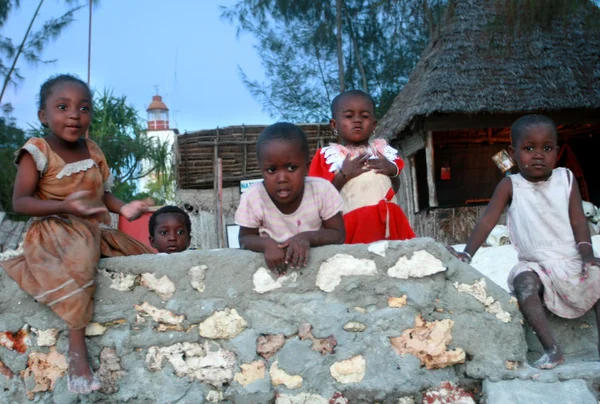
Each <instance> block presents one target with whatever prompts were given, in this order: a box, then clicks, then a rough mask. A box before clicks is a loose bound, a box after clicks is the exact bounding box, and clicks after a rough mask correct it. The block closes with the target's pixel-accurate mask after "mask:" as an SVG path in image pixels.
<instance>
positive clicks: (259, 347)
mask: <svg viewBox="0 0 600 404" xmlns="http://www.w3.org/2000/svg"><path fill="white" fill-rule="evenodd" d="M284 344H285V335H283V334H267V335H260V336H259V337H258V338H257V339H256V353H257V354H259V355H260V356H262V357H263V358H265V359H269V358H270V357H271V356H273V355H275V353H276V352H277V351H279V350H280V349H281V347H282V346H283V345H284Z"/></svg>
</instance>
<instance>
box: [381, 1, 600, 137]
mask: <svg viewBox="0 0 600 404" xmlns="http://www.w3.org/2000/svg"><path fill="white" fill-rule="evenodd" d="M451 3H454V6H453V7H452V10H451V12H450V13H449V15H448V16H447V21H446V24H445V25H444V26H443V27H442V28H441V30H440V34H439V35H438V36H436V38H435V39H433V40H432V41H431V43H430V44H429V46H428V47H427V49H426V50H425V51H424V52H423V55H422V56H421V59H420V61H419V63H418V64H417V66H416V67H415V69H414V71H413V72H412V74H411V76H410V79H409V81H408V83H407V84H406V86H405V87H404V89H403V90H402V92H401V93H400V94H399V95H398V96H397V97H396V99H395V100H394V103H393V105H392V106H391V108H390V109H389V111H388V112H387V113H386V115H385V116H384V117H383V119H381V121H380V122H379V126H378V132H379V133H380V134H383V135H384V136H386V137H388V138H395V137H397V136H399V135H402V134H405V133H410V132H414V131H415V130H418V129H424V130H429V129H432V130H436V129H465V128H466V127H481V123H486V124H489V123H490V121H491V123H493V124H495V123H496V122H498V121H501V124H504V121H503V120H501V119H500V118H502V117H499V116H498V115H502V116H506V115H509V116H508V117H507V118H511V119H512V116H514V115H518V116H521V115H523V114H525V113H533V112H542V113H555V112H561V113H563V114H565V113H567V112H575V113H576V114H577V117H580V116H581V115H582V114H584V115H586V116H590V117H591V116H595V117H598V116H600V31H599V30H594V31H590V30H587V29H586V26H585V17H587V16H589V14H590V13H592V12H595V13H596V14H600V13H598V11H597V10H595V11H592V10H590V9H585V8H582V9H581V10H580V11H579V12H578V13H577V14H576V16H575V17H577V18H578V19H579V21H573V22H572V23H571V24H569V25H568V26H556V27H554V29H552V31H542V30H539V29H538V30H535V31H533V32H531V33H530V34H521V35H522V36H518V35H519V34H515V36H511V35H506V34H502V33H501V32H498V31H497V30H498V27H497V26H496V18H497V16H498V9H497V7H496V6H495V3H497V1H496V0H454V1H452V0H451ZM592 7H595V6H593V5H590V8H592ZM599 18H600V16H599ZM511 115H512V116H511ZM469 122H470V125H469ZM508 122H511V121H510V119H509V120H508Z"/></svg>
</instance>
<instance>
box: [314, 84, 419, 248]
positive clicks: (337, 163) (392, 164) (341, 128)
mask: <svg viewBox="0 0 600 404" xmlns="http://www.w3.org/2000/svg"><path fill="white" fill-rule="evenodd" d="M331 114H332V115H333V118H331V121H330V125H331V128H332V129H333V131H334V133H335V134H339V136H341V138H342V140H343V142H344V144H343V145H339V144H330V145H329V146H327V147H323V148H322V149H319V150H317V153H316V154H315V157H314V158H313V160H312V162H311V164H310V169H309V171H308V175H310V176H313V177H321V178H324V179H326V180H328V181H331V183H332V184H333V185H334V186H335V187H336V188H337V189H338V190H339V191H340V194H341V196H342V199H343V200H344V211H343V213H344V224H345V226H346V240H345V243H346V244H358V243H371V242H374V241H378V240H386V239H387V240H406V239H411V238H413V237H415V233H414V232H413V230H412V228H411V227H410V224H409V223H408V219H406V216H405V215H404V212H403V211H402V209H401V208H400V206H398V204H397V202H396V192H398V189H399V187H400V178H399V174H400V171H401V170H402V168H403V167H404V162H403V161H402V159H400V158H399V157H398V152H397V151H396V150H395V149H394V148H392V147H390V146H389V145H388V144H387V142H386V141H385V140H384V139H371V135H372V134H373V133H374V131H375V127H376V126H377V120H376V119H375V105H374V103H373V99H372V98H371V96H370V95H369V94H367V93H364V92H362V91H360V90H350V91H346V92H344V93H342V94H340V95H338V96H337V97H335V98H334V100H333V102H332V104H331Z"/></svg>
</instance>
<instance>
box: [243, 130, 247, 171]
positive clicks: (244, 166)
mask: <svg viewBox="0 0 600 404" xmlns="http://www.w3.org/2000/svg"><path fill="white" fill-rule="evenodd" d="M242 141H243V142H244V155H243V156H242V175H244V176H246V165H247V164H248V144H247V143H246V125H244V124H242Z"/></svg>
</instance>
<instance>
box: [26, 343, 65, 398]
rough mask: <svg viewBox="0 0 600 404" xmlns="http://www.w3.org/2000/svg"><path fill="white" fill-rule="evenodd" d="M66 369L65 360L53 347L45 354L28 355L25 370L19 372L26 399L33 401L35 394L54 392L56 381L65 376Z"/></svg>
mask: <svg viewBox="0 0 600 404" xmlns="http://www.w3.org/2000/svg"><path fill="white" fill-rule="evenodd" d="M67 369H68V365H67V359H66V358H65V356H64V355H62V354H60V353H58V352H57V351H56V349H55V348H54V347H51V348H50V352H48V353H47V354H45V353H42V352H32V353H30V354H29V358H28V359H27V368H26V369H25V370H22V371H21V377H22V378H23V380H24V381H25V386H26V390H27V397H29V399H30V400H33V398H34V396H35V393H38V392H42V391H49V390H54V386H55V385H56V381H57V380H58V379H59V378H61V377H62V376H63V375H64V374H65V372H66V371H67Z"/></svg>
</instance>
